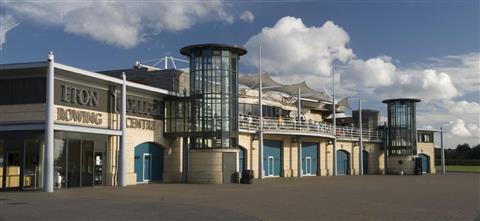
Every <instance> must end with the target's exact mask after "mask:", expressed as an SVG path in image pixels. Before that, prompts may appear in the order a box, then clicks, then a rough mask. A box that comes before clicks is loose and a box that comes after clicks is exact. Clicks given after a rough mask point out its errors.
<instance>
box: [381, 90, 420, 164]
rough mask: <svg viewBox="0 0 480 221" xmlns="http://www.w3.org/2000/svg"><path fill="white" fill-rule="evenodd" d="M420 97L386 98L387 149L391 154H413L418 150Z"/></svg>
mask: <svg viewBox="0 0 480 221" xmlns="http://www.w3.org/2000/svg"><path fill="white" fill-rule="evenodd" d="M417 102H420V100H419V99H410V98H399V99H389V100H384V101H383V103H386V104H387V105H388V111H387V112H388V129H387V149H388V155H389V156H411V155H416V154H417V153H416V151H417V139H416V137H417V136H416V135H417V128H416V117H415V115H416V111H415V108H416V103H417Z"/></svg>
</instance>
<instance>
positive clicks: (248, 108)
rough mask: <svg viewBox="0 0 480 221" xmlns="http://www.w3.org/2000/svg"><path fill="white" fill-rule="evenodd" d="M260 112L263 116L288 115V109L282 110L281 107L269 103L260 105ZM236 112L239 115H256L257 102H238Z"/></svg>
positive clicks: (286, 116)
mask: <svg viewBox="0 0 480 221" xmlns="http://www.w3.org/2000/svg"><path fill="white" fill-rule="evenodd" d="M262 112H263V116H264V117H285V118H288V117H289V116H290V111H288V110H283V109H282V108H279V107H274V106H269V105H262ZM238 113H239V114H241V115H253V116H258V104H246V103H239V104H238Z"/></svg>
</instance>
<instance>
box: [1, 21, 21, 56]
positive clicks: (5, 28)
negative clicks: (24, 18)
mask: <svg viewBox="0 0 480 221" xmlns="http://www.w3.org/2000/svg"><path fill="white" fill-rule="evenodd" d="M18 24H19V23H18V22H17V21H16V20H15V19H14V18H13V17H12V16H11V15H0V49H2V46H3V44H5V42H7V38H6V35H7V33H8V32H9V31H10V30H12V29H13V28H15V27H16V26H17V25H18Z"/></svg>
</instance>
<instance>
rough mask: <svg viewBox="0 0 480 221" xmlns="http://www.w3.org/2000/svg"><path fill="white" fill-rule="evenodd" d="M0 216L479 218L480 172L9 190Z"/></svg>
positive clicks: (2, 200)
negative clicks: (239, 183)
mask: <svg viewBox="0 0 480 221" xmlns="http://www.w3.org/2000/svg"><path fill="white" fill-rule="evenodd" d="M0 220H1V221H8V220H480V174H467V173H451V174H448V175H445V176H442V175H427V176H364V177H359V176H343V177H304V178H294V179H288V178H273V179H266V180H264V181H261V182H257V183H256V184H253V185H236V184H235V185H233V184H232V185H194V184H147V185H137V186H131V187H127V188H113V187H105V188H83V189H70V190H68V191H59V192H55V193H51V194H47V193H42V192H9V193H0Z"/></svg>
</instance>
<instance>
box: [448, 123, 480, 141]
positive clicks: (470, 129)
mask: <svg viewBox="0 0 480 221" xmlns="http://www.w3.org/2000/svg"><path fill="white" fill-rule="evenodd" d="M447 131H448V133H449V134H450V135H455V136H459V137H478V136H479V135H480V131H479V128H478V125H476V124H471V123H469V124H466V123H465V121H464V120H462V119H457V120H455V121H454V122H452V123H451V124H450V125H449V126H448V129H447Z"/></svg>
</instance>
